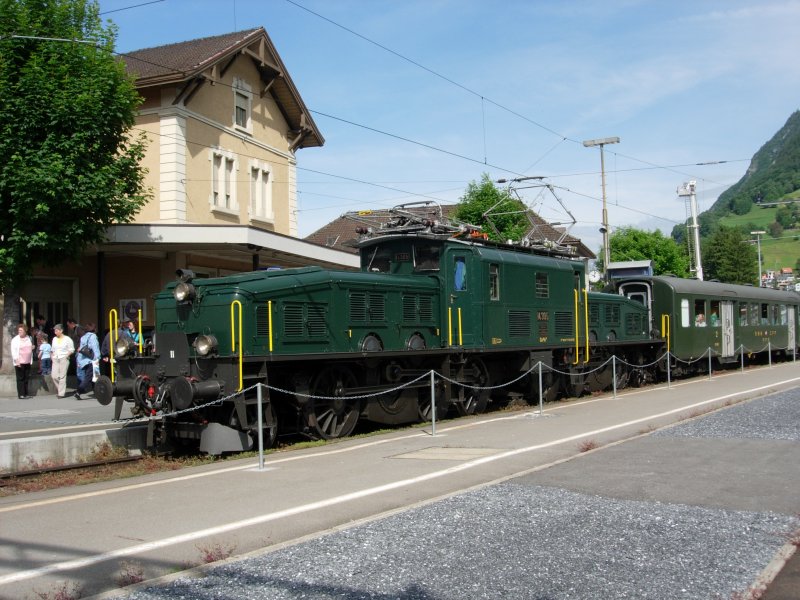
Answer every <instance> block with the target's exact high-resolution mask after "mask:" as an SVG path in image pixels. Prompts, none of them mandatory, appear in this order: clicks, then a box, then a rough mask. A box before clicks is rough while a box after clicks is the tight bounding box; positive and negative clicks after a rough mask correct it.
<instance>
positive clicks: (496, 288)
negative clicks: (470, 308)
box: [489, 265, 500, 300]
mask: <svg viewBox="0 0 800 600" xmlns="http://www.w3.org/2000/svg"><path fill="white" fill-rule="evenodd" d="M489 299H490V300H500V267H499V266H498V265H489Z"/></svg>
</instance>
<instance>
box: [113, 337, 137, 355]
mask: <svg viewBox="0 0 800 600" xmlns="http://www.w3.org/2000/svg"><path fill="white" fill-rule="evenodd" d="M135 349H136V342H134V341H133V340H132V339H131V338H129V337H128V336H127V335H123V336H120V337H119V338H118V339H117V341H116V342H114V355H115V356H119V357H122V356H127V355H128V354H133V351H134V350H135Z"/></svg>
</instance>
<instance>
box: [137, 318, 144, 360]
mask: <svg viewBox="0 0 800 600" xmlns="http://www.w3.org/2000/svg"><path fill="white" fill-rule="evenodd" d="M136 331H138V332H139V356H141V355H142V354H143V353H144V350H143V349H142V339H144V335H143V334H142V309H141V308H140V309H139V329H137V330H136Z"/></svg>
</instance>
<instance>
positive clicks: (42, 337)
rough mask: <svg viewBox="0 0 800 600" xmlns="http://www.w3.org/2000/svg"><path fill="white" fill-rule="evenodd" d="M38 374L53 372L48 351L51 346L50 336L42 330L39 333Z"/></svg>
mask: <svg viewBox="0 0 800 600" xmlns="http://www.w3.org/2000/svg"><path fill="white" fill-rule="evenodd" d="M38 348H39V375H50V373H52V372H53V357H52V356H51V355H50V353H51V352H52V351H53V347H52V346H51V345H50V338H48V337H47V334H46V333H44V332H42V333H40V334H39V345H38Z"/></svg>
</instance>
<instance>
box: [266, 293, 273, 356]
mask: <svg viewBox="0 0 800 600" xmlns="http://www.w3.org/2000/svg"><path fill="white" fill-rule="evenodd" d="M267 323H268V324H269V351H270V352H272V300H268V301H267Z"/></svg>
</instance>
